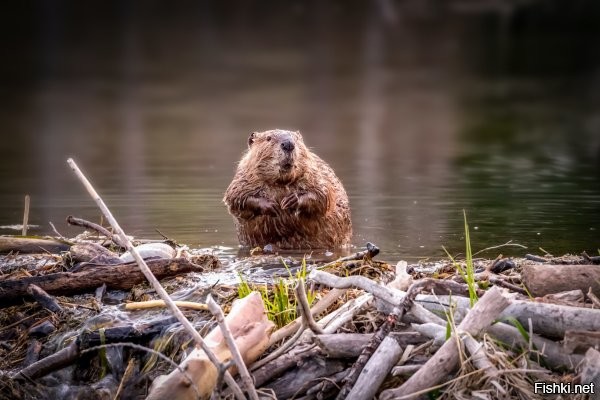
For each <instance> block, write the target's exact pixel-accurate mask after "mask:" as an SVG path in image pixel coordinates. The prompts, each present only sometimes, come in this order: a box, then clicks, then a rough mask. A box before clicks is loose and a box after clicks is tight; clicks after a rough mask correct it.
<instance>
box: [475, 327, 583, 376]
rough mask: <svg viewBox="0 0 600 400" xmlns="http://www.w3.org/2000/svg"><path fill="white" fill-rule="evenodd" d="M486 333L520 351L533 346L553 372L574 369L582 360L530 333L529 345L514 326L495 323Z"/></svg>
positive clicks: (578, 356) (533, 354)
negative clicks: (518, 348) (516, 347)
mask: <svg viewBox="0 0 600 400" xmlns="http://www.w3.org/2000/svg"><path fill="white" fill-rule="evenodd" d="M487 332H488V333H489V334H490V335H491V336H493V337H494V338H496V339H498V340H500V341H501V342H503V343H506V344H508V345H510V346H518V347H520V348H522V349H529V348H530V347H531V345H533V349H531V350H537V352H538V354H539V355H540V357H542V358H543V360H544V361H545V363H546V365H548V367H550V368H552V369H554V370H560V369H564V368H569V369H572V368H574V367H575V366H576V365H577V364H578V363H579V362H580V361H581V359H582V358H583V357H582V356H581V355H578V354H570V353H569V352H567V351H565V349H564V348H563V347H562V346H560V345H559V344H557V343H556V342H554V341H552V340H548V339H545V338H543V337H541V336H539V335H537V334H535V333H533V334H532V333H530V334H529V338H530V341H531V344H530V343H529V342H527V341H526V340H525V339H524V338H523V335H522V334H521V332H519V330H518V329H517V328H515V327H514V326H511V325H508V324H504V323H496V324H494V325H492V326H490V327H489V328H488V329H487ZM535 355H536V354H535V353H532V354H531V358H537V357H535Z"/></svg>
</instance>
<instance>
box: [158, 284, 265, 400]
mask: <svg viewBox="0 0 600 400" xmlns="http://www.w3.org/2000/svg"><path fill="white" fill-rule="evenodd" d="M225 321H226V323H227V326H228V327H229V329H230V330H231V334H232V335H233V338H234V339H235V342H236V345H237V347H238V348H239V351H240V353H241V356H242V358H243V360H244V362H245V364H246V365H248V364H250V363H251V362H252V361H254V360H256V359H257V358H258V357H259V356H260V355H261V354H262V353H263V352H264V351H265V350H266V348H267V345H268V343H269V335H270V333H271V331H272V329H273V327H274V325H273V323H272V322H271V321H269V320H268V319H267V317H266V313H265V310H264V304H263V302H262V298H261V297H260V294H259V293H258V292H252V293H251V294H249V295H248V296H246V297H244V298H243V299H240V300H238V301H236V302H235V303H234V304H233V307H232V309H231V312H230V313H229V315H227V317H226V318H225ZM204 342H205V343H206V344H207V346H208V347H209V349H210V350H211V351H212V352H213V353H214V354H215V356H216V357H217V359H218V361H219V363H221V364H222V363H224V362H226V361H228V360H229V359H231V352H230V351H229V349H228V348H227V346H226V345H225V340H224V338H223V334H222V332H221V330H220V329H219V328H215V329H213V330H212V331H211V332H210V333H209V334H208V335H207V336H206V337H205V338H204ZM217 375H218V370H217V366H216V365H215V364H214V363H212V362H211V361H210V360H209V359H208V357H207V355H206V353H204V351H202V350H200V349H198V348H196V349H194V350H193V351H192V352H191V353H190V354H189V355H188V356H187V357H186V359H185V360H184V361H183V362H182V363H181V364H180V368H178V369H175V370H174V371H173V372H171V373H170V374H169V375H166V376H161V377H157V378H156V379H155V381H154V383H153V385H152V388H151V390H150V394H149V395H148V397H147V400H158V399H167V398H168V399H169V400H186V399H196V398H197V393H196V387H197V388H198V391H199V392H200V395H201V397H206V396H209V395H210V394H211V393H212V391H213V390H214V388H215V385H216V383H217ZM188 376H189V377H190V378H191V379H192V380H193V382H194V383H195V384H196V385H195V386H194V385H191V382H190V381H189V380H188Z"/></svg>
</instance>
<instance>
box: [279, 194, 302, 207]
mask: <svg viewBox="0 0 600 400" xmlns="http://www.w3.org/2000/svg"><path fill="white" fill-rule="evenodd" d="M280 204H281V209H282V210H288V209H291V210H294V209H297V208H299V207H300V196H299V195H298V194H297V193H291V194H289V195H287V196H285V197H284V198H283V200H281V203H280Z"/></svg>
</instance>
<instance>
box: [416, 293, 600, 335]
mask: <svg viewBox="0 0 600 400" xmlns="http://www.w3.org/2000/svg"><path fill="white" fill-rule="evenodd" d="M416 302H417V303H419V304H421V305H422V306H423V307H425V308H426V309H428V310H430V311H434V312H440V313H444V312H445V311H448V306H449V305H450V303H451V302H452V303H455V304H456V310H457V313H456V314H455V318H456V320H457V321H460V320H461V318H460V314H461V313H460V312H458V311H461V310H463V311H464V310H468V309H469V299H468V298H466V297H460V296H452V297H448V296H432V295H418V296H417V299H416ZM442 315H443V314H442ZM510 317H512V318H516V319H517V320H518V321H519V322H520V323H521V325H523V326H525V327H528V326H529V320H531V326H532V328H533V331H534V332H535V333H537V334H540V335H544V336H547V337H551V338H559V339H562V338H563V336H564V335H565V332H566V331H567V330H582V331H600V310H598V309H592V308H583V307H573V306H565V305H558V304H549V303H540V302H535V301H529V300H513V301H511V304H510V306H508V307H507V308H506V309H505V310H504V311H502V313H501V314H500V318H510Z"/></svg>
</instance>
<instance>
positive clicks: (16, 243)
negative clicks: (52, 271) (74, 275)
mask: <svg viewBox="0 0 600 400" xmlns="http://www.w3.org/2000/svg"><path fill="white" fill-rule="evenodd" d="M71 244H72V243H70V242H68V241H66V240H60V239H53V238H44V237H23V236H0V254H3V253H10V252H14V253H53V254H57V253H60V252H61V251H67V250H69V248H70V247H71Z"/></svg>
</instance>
